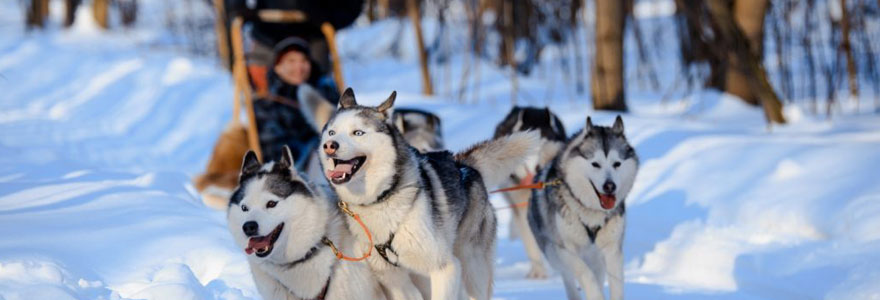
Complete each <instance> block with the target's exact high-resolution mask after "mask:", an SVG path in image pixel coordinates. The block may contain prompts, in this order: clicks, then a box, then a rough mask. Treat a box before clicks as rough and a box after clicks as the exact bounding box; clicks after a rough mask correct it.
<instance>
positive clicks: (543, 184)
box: [489, 178, 562, 194]
mask: <svg viewBox="0 0 880 300" xmlns="http://www.w3.org/2000/svg"><path fill="white" fill-rule="evenodd" d="M560 184H562V179H559V178H556V179H553V180H551V181H549V182H544V181H538V182H535V183H528V184H520V185H515V186H512V187H508V188H503V189H497V190H494V191H491V192H489V193H490V194H494V193H500V192H509V191H516V190H529V189H531V190H542V189H544V188H546V187H548V186H557V185H560Z"/></svg>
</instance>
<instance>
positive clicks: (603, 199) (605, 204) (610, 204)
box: [590, 181, 617, 209]
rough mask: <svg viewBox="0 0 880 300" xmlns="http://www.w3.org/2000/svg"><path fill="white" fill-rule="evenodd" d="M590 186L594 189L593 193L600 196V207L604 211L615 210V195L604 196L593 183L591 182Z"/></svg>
mask: <svg viewBox="0 0 880 300" xmlns="http://www.w3.org/2000/svg"><path fill="white" fill-rule="evenodd" d="M590 186H592V187H593V191H594V192H596V196H599V205H601V206H602V208H604V209H612V208H614V202H617V197H615V196H614V195H613V194H603V193H600V192H599V190H597V189H596V185H595V184H593V182H592V181H591V182H590Z"/></svg>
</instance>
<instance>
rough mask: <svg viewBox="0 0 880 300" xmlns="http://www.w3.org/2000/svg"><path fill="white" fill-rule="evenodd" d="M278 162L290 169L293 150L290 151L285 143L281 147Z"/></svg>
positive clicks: (292, 162)
mask: <svg viewBox="0 0 880 300" xmlns="http://www.w3.org/2000/svg"><path fill="white" fill-rule="evenodd" d="M278 164H279V165H280V166H281V167H283V168H285V169H290V168H291V167H292V166H293V164H294V161H293V151H290V147H288V146H287V145H284V147H282V148H281V159H279V160H278Z"/></svg>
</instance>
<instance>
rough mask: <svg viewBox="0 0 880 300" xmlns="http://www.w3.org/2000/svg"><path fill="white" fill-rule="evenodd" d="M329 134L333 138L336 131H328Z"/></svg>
mask: <svg viewBox="0 0 880 300" xmlns="http://www.w3.org/2000/svg"><path fill="white" fill-rule="evenodd" d="M327 134H329V135H330V136H333V135H334V134H336V131H333V130H330V131H327Z"/></svg>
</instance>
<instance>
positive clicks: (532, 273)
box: [526, 265, 547, 279]
mask: <svg viewBox="0 0 880 300" xmlns="http://www.w3.org/2000/svg"><path fill="white" fill-rule="evenodd" d="M526 278H528V279H545V278H547V270H546V269H544V267H543V266H540V265H538V266H536V265H532V267H531V268H530V269H529V273H526Z"/></svg>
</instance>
